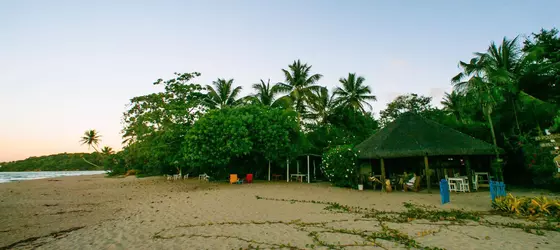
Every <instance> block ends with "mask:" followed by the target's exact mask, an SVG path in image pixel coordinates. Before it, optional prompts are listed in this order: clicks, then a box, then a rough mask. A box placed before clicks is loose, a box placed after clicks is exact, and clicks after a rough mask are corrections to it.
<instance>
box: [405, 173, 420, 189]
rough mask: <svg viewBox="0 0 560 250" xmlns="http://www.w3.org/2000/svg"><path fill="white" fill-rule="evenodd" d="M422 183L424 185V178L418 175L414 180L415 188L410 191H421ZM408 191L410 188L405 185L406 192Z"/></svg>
mask: <svg viewBox="0 0 560 250" xmlns="http://www.w3.org/2000/svg"><path fill="white" fill-rule="evenodd" d="M420 183H422V176H420V175H418V176H416V179H415V180H414V186H412V187H411V188H410V189H411V190H412V191H414V192H418V191H420ZM407 189H409V186H408V185H406V184H405V185H404V191H405V192H406V190H407Z"/></svg>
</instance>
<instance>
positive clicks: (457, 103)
mask: <svg viewBox="0 0 560 250" xmlns="http://www.w3.org/2000/svg"><path fill="white" fill-rule="evenodd" d="M462 100H463V96H462V95H460V94H459V93H457V91H451V93H447V92H446V93H445V96H444V97H443V101H441V105H443V110H444V111H446V112H448V113H449V114H452V115H453V116H455V119H456V120H457V121H458V122H463V120H462V116H461V112H462V107H463V106H462V104H464V103H463V102H462Z"/></svg>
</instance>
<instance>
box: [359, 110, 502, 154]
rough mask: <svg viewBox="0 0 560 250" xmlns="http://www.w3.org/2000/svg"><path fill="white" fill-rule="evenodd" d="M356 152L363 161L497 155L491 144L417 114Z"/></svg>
mask: <svg viewBox="0 0 560 250" xmlns="http://www.w3.org/2000/svg"><path fill="white" fill-rule="evenodd" d="M356 148H357V149H358V150H359V151H360V152H359V153H358V157H359V158H362V159H378V158H401V157H414V156H425V155H428V156H438V155H439V156H445V155H494V154H495V151H494V146H493V145H492V144H489V143H487V142H484V141H482V140H479V139H476V138H474V137H472V136H469V135H466V134H463V133H461V132H459V131H457V130H454V129H452V128H449V127H446V126H444V125H441V124H439V123H437V122H434V121H432V120H428V119H426V118H423V117H421V116H419V115H415V114H403V115H402V116H401V117H399V118H398V119H397V120H395V121H394V122H392V123H390V124H388V125H387V126H385V127H384V128H382V129H381V130H379V131H378V132H377V133H375V134H374V135H372V136H371V137H370V138H368V139H367V140H365V141H364V142H362V143H360V144H359V145H358V146H356ZM499 151H500V152H501V151H502V150H501V149H499Z"/></svg>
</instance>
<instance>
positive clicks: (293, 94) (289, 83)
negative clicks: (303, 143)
mask: <svg viewBox="0 0 560 250" xmlns="http://www.w3.org/2000/svg"><path fill="white" fill-rule="evenodd" d="M282 72H284V77H285V78H286V79H285V82H283V83H279V86H280V91H282V92H286V93H289V96H290V98H291V99H292V100H293V102H294V106H295V110H296V112H297V117H298V122H299V123H300V124H301V123H302V119H301V118H302V115H304V114H305V113H306V103H307V101H308V99H309V97H310V96H311V95H312V92H313V91H318V90H319V89H320V88H321V87H320V86H319V85H317V82H318V81H319V80H320V79H321V78H322V77H323V75H321V74H312V73H311V65H307V64H306V63H303V64H302V63H301V61H300V60H297V61H294V62H293V63H292V64H291V65H289V66H288V69H282Z"/></svg>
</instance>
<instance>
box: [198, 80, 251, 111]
mask: <svg viewBox="0 0 560 250" xmlns="http://www.w3.org/2000/svg"><path fill="white" fill-rule="evenodd" d="M206 91H208V93H207V98H206V99H205V104H206V105H207V107H208V108H210V109H220V108H224V107H228V106H235V105H238V104H240V103H241V101H242V99H240V98H239V93H240V92H241V86H237V87H234V86H233V79H229V80H226V79H220V78H218V79H217V80H216V81H214V82H212V85H206Z"/></svg>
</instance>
